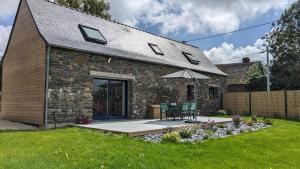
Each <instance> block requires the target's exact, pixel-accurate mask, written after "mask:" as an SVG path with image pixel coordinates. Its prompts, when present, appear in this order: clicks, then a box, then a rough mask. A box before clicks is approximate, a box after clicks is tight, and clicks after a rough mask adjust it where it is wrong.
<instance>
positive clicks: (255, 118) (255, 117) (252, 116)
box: [251, 113, 257, 122]
mask: <svg viewBox="0 0 300 169" xmlns="http://www.w3.org/2000/svg"><path fill="white" fill-rule="evenodd" d="M251 120H252V121H253V122H257V115H256V114H254V113H253V114H251Z"/></svg>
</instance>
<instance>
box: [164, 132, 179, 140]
mask: <svg viewBox="0 0 300 169" xmlns="http://www.w3.org/2000/svg"><path fill="white" fill-rule="evenodd" d="M162 140H163V141H165V142H170V143H177V142H179V140H180V135H179V134H178V133H177V132H174V131H173V132H171V133H166V134H164V135H163V137H162Z"/></svg>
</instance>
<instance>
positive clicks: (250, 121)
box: [245, 120, 253, 126]
mask: <svg viewBox="0 0 300 169" xmlns="http://www.w3.org/2000/svg"><path fill="white" fill-rule="evenodd" d="M245 124H247V125H248V126H253V120H246V121H245Z"/></svg>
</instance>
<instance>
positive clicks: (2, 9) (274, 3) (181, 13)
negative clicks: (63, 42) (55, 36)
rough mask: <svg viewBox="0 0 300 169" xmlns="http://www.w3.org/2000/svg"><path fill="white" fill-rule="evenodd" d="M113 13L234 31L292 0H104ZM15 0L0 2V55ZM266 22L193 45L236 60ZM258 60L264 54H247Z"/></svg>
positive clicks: (196, 33) (164, 29) (153, 28)
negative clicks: (109, 5)
mask: <svg viewBox="0 0 300 169" xmlns="http://www.w3.org/2000/svg"><path fill="white" fill-rule="evenodd" d="M108 1H109V2H110V4H111V10H110V13H111V15H112V17H113V19H115V20H117V21H119V22H122V23H125V24H129V25H131V26H136V27H139V28H142V29H145V30H147V31H150V32H153V33H156V34H161V35H163V36H168V37H171V38H173V39H176V40H189V39H195V38H198V37H203V36H209V35H213V34H218V33H223V32H228V31H233V30H236V29H240V28H244V27H248V26H252V25H257V24H261V23H265V22H270V21H273V20H277V19H278V18H279V17H280V15H281V13H282V11H283V10H284V9H285V8H287V7H288V6H289V4H291V3H292V2H293V1H292V0H244V1H240V0H185V1H182V0H122V1H121V0H108ZM17 4H18V0H2V3H1V6H0V55H1V54H3V52H4V50H5V47H6V42H7V39H8V36H9V33H10V30H11V25H12V23H13V19H14V15H15V12H16V9H17ZM270 27H271V25H266V26H263V27H259V28H256V29H252V30H246V31H243V32H238V33H233V34H228V35H226V36H220V37H216V38H211V39H204V40H200V41H196V42H191V43H190V44H192V45H195V46H198V47H199V48H200V49H201V50H203V52H204V53H205V54H206V55H207V56H208V57H209V58H210V59H211V60H212V61H213V62H214V63H230V62H238V61H240V60H241V58H242V57H243V56H245V55H248V54H251V53H256V52H259V51H261V50H262V48H263V47H262V44H263V43H264V42H263V41H262V40H260V38H261V37H262V36H263V35H264V34H265V33H267V32H269V31H270V30H271V29H270ZM251 59H252V60H263V59H264V55H263V54H261V55H255V56H251Z"/></svg>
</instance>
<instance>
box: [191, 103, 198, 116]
mask: <svg viewBox="0 0 300 169" xmlns="http://www.w3.org/2000/svg"><path fill="white" fill-rule="evenodd" d="M196 112H197V103H195V102H193V103H190V107H189V115H190V116H191V117H193V119H195V116H196Z"/></svg>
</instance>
